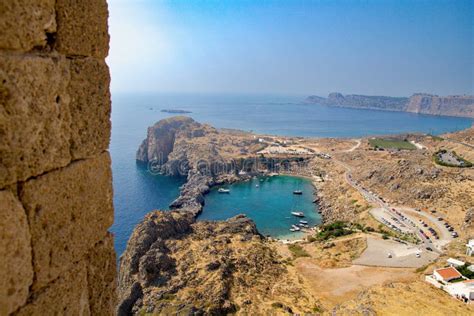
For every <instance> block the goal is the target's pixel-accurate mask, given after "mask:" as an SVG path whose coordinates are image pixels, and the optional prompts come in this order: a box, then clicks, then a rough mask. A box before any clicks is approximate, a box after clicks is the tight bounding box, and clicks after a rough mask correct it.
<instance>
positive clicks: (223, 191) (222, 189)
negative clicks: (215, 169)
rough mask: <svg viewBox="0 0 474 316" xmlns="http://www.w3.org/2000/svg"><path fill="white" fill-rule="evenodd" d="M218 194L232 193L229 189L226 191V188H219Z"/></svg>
mask: <svg viewBox="0 0 474 316" xmlns="http://www.w3.org/2000/svg"><path fill="white" fill-rule="evenodd" d="M217 192H219V193H230V190H229V189H224V188H219V190H217Z"/></svg>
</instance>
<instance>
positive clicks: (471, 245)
mask: <svg viewBox="0 0 474 316" xmlns="http://www.w3.org/2000/svg"><path fill="white" fill-rule="evenodd" d="M473 254H474V239H470V240H469V242H468V243H467V244H466V255H468V256H472V255H473Z"/></svg>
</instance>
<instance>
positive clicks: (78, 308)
mask: <svg viewBox="0 0 474 316" xmlns="http://www.w3.org/2000/svg"><path fill="white" fill-rule="evenodd" d="M19 315H28V316H30V315H78V316H79V315H91V313H90V310H89V294H88V292H87V268H86V265H85V262H79V263H77V264H75V265H74V266H73V267H72V268H71V269H70V270H69V271H67V272H66V273H64V275H62V276H61V277H60V278H58V279H56V280H55V281H54V282H52V283H50V284H49V286H48V287H47V288H45V289H44V290H41V291H39V292H36V293H33V295H32V300H31V302H29V303H28V304H27V305H25V306H24V307H22V308H21V309H20V310H19V311H18V314H17V316H19ZM96 315H105V314H96Z"/></svg>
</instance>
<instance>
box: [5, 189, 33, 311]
mask: <svg viewBox="0 0 474 316" xmlns="http://www.w3.org/2000/svg"><path fill="white" fill-rule="evenodd" d="M0 205H1V211H0V314H2V315H5V314H9V313H11V312H13V311H15V310H16V309H17V308H18V307H20V306H21V305H23V304H24V303H25V302H26V299H27V297H28V290H29V287H30V285H31V283H32V282H33V266H32V265H31V240H30V239H31V236H30V231H29V229H28V222H27V219H26V215H25V210H24V209H23V207H22V205H21V203H20V201H18V200H17V199H16V198H15V196H14V195H13V194H12V193H11V192H9V191H0Z"/></svg>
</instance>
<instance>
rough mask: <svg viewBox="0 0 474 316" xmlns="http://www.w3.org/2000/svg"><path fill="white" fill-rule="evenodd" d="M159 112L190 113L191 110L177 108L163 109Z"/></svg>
mask: <svg viewBox="0 0 474 316" xmlns="http://www.w3.org/2000/svg"><path fill="white" fill-rule="evenodd" d="M161 112H165V113H173V114H186V113H192V112H191V111H186V110H178V109H163V110H161Z"/></svg>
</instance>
